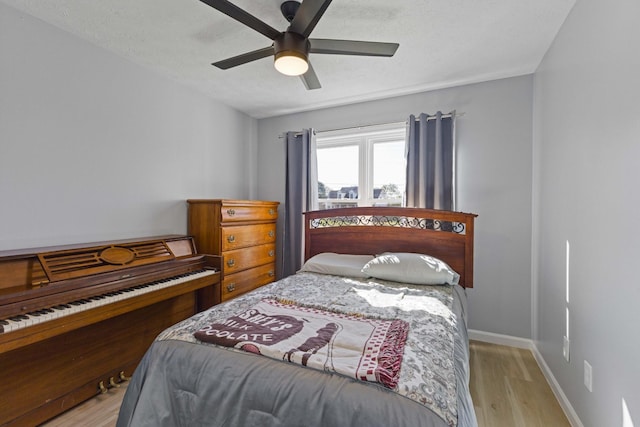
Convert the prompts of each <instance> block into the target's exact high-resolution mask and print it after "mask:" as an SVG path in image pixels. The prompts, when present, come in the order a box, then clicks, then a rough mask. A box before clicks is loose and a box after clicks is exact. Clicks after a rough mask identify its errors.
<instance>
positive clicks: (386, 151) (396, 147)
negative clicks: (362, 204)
mask: <svg viewBox="0 0 640 427" xmlns="http://www.w3.org/2000/svg"><path fill="white" fill-rule="evenodd" d="M405 181H406V169H405V158H404V141H392V142H377V143H375V144H374V145H373V198H374V200H373V204H375V205H377V206H382V205H390V206H401V205H402V197H403V194H404V188H405Z"/></svg>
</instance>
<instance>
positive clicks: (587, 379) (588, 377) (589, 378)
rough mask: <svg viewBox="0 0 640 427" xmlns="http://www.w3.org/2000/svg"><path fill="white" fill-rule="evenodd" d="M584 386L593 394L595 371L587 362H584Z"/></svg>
mask: <svg viewBox="0 0 640 427" xmlns="http://www.w3.org/2000/svg"><path fill="white" fill-rule="evenodd" d="M584 386H585V387H586V388H587V390H589V391H590V392H593V369H592V368H591V365H589V362H587V361H586V360H585V361H584Z"/></svg>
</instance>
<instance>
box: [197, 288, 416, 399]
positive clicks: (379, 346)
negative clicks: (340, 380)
mask: <svg viewBox="0 0 640 427" xmlns="http://www.w3.org/2000/svg"><path fill="white" fill-rule="evenodd" d="M408 332H409V324H408V323H407V322H405V321H403V320H397V319H394V320H386V319H376V318H368V317H364V316H360V315H353V314H345V313H337V312H333V311H326V310H322V309H320V308H316V307H308V306H303V305H298V304H295V303H291V302H286V303H283V302H279V301H277V300H274V299H264V300H262V301H260V302H258V303H257V304H255V305H253V306H252V307H251V308H249V309H247V310H246V311H245V312H243V313H240V314H238V315H236V316H232V317H229V318H227V319H225V320H223V321H220V322H216V323H212V324H210V325H207V326H205V327H203V328H202V329H200V330H199V331H197V332H195V334H194V336H195V337H196V338H197V339H198V340H200V341H204V342H208V343H212V344H217V345H221V346H224V347H234V348H237V349H240V350H244V351H248V352H251V353H256V354H261V355H264V356H267V357H271V358H274V359H278V360H284V361H287V362H292V363H297V364H300V365H304V366H308V367H310V368H315V369H319V370H323V371H329V372H336V373H339V374H343V375H346V376H349V377H352V378H356V379H359V380H362V381H370V382H378V383H380V384H382V385H384V386H386V387H388V388H391V389H393V388H395V387H396V386H397V384H398V378H399V375H400V365H401V363H402V355H403V352H404V345H405V342H406V339H407V333H408Z"/></svg>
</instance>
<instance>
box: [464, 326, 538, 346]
mask: <svg viewBox="0 0 640 427" xmlns="http://www.w3.org/2000/svg"><path fill="white" fill-rule="evenodd" d="M468 332H469V339H470V340H475V341H482V342H488V343H491V344H499V345H508V346H509V347H517V348H526V349H528V350H532V349H533V341H532V340H530V339H528V338H520V337H512V336H511V335H502V334H494V333H493V332H483V331H477V330H475V329H469V331H468Z"/></svg>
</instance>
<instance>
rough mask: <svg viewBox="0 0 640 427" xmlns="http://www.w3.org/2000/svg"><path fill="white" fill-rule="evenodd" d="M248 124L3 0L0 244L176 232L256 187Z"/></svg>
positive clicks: (0, 19) (250, 122)
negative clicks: (203, 205)
mask: <svg viewBox="0 0 640 427" xmlns="http://www.w3.org/2000/svg"><path fill="white" fill-rule="evenodd" d="M256 126H257V121H256V120H255V119H252V118H250V117H248V116H246V115H245V114H242V113H239V112H237V111H235V110H233V109H231V108H229V107H227V106H225V105H222V104H220V103H218V102H216V101H213V100H211V99H209V98H207V97H205V96H203V95H201V94H199V93H196V92H194V91H192V90H190V89H187V88H185V87H183V86H180V85H178V84H175V83H172V82H170V81H169V80H168V79H165V78H163V77H161V76H159V75H157V74H154V73H153V72H151V71H149V70H147V69H144V68H143V67H140V66H138V65H134V64H132V63H131V62H129V61H127V60H124V59H122V58H120V57H118V56H116V55H114V54H112V53H109V52H107V51H105V50H102V49H99V48H96V47H95V46H93V45H91V44H89V43H87V42H84V41H82V40H80V39H78V38H76V37H74V36H71V35H69V34H68V33H65V32H63V31H60V30H58V29H57V28H55V27H53V26H50V25H48V24H45V23H43V22H42V21H39V20H37V19H35V18H33V17H30V16H28V15H24V14H22V13H20V12H18V11H16V10H15V9H12V8H10V7H8V6H5V5H2V4H0V249H16V248H23V247H33V246H43V245H54V244H65V243H76V242H90V241H95V240H104V239H116V238H129V237H139V236H149V235H157V234H163V233H185V232H186V204H185V202H184V200H185V199H186V198H190V197H251V196H253V195H254V194H253V190H254V188H253V187H254V186H253V184H254V182H255V176H254V175H255V173H254V172H251V171H253V170H255V161H256V160H255V138H256V134H255V133H256Z"/></svg>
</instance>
